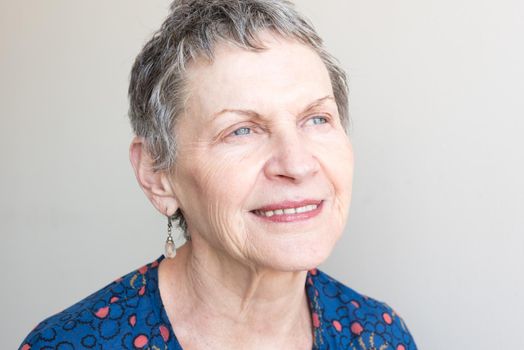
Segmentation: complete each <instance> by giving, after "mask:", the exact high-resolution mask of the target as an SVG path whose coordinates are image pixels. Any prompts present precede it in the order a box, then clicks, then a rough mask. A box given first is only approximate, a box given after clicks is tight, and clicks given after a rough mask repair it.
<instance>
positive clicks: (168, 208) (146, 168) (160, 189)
mask: <svg viewBox="0 0 524 350" xmlns="http://www.w3.org/2000/svg"><path fill="white" fill-rule="evenodd" d="M129 159H130V160H131V165H132V166H133V169H134V171H135V176H136V179H137V181H138V184H139V185H140V187H142V190H143V191H144V193H145V194H146V196H147V198H149V200H150V201H151V203H152V204H153V205H154V206H155V208H156V209H157V210H158V211H159V212H160V213H162V214H163V215H166V216H172V215H173V214H174V213H175V212H176V210H177V209H178V202H177V200H176V198H175V192H174V189H173V188H172V185H171V182H170V181H169V178H168V173H167V172H166V171H161V170H159V171H154V170H153V160H152V158H151V156H150V155H149V153H148V151H147V150H146V147H145V143H144V138H143V137H139V136H135V137H134V138H133V141H131V145H130V146H129Z"/></svg>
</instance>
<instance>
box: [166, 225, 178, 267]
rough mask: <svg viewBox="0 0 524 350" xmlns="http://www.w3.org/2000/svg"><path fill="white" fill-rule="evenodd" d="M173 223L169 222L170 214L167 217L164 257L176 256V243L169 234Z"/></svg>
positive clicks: (171, 257)
mask: <svg viewBox="0 0 524 350" xmlns="http://www.w3.org/2000/svg"><path fill="white" fill-rule="evenodd" d="M172 227H173V224H172V223H171V216H168V217H167V240H166V248H165V250H166V252H165V256H166V258H169V259H173V258H174V257H175V256H176V245H175V242H174V241H173V236H172V235H171V229H172Z"/></svg>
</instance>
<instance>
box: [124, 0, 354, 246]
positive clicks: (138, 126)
mask: <svg viewBox="0 0 524 350" xmlns="http://www.w3.org/2000/svg"><path fill="white" fill-rule="evenodd" d="M170 9H171V11H170V14H169V16H168V17H167V18H166V20H165V21H164V23H163V24H162V26H161V28H160V29H159V30H158V31H157V32H156V33H155V34H154V35H153V37H152V38H151V39H150V40H149V42H147V43H146V45H145V46H144V48H143V49H142V51H141V52H140V53H139V54H138V56H137V58H136V60H135V63H134V65H133V68H132V71H131V81H130V84H129V99H130V109H129V117H130V119H131V124H132V126H133V130H134V132H135V134H136V135H137V136H141V137H143V138H144V140H145V147H146V150H147V151H148V153H149V154H150V155H151V157H152V159H153V168H154V170H155V171H158V170H169V169H172V168H173V166H174V165H175V159H176V151H177V147H176V141H177V138H176V135H175V134H174V130H175V124H176V121H177V118H178V117H179V116H180V115H182V114H183V112H184V110H185V101H186V99H187V96H186V95H187V94H186V89H185V87H186V81H185V78H186V74H185V70H186V66H187V65H188V64H189V63H191V62H192V61H194V60H196V59H198V58H201V57H204V58H207V59H208V60H210V61H212V60H213V53H214V47H215V45H217V44H218V43H221V42H228V43H232V44H234V45H237V46H238V47H241V48H244V49H246V50H254V51H260V50H264V49H265V48H264V46H263V43H261V42H260V40H259V38H258V36H257V34H258V33H260V32H261V31H264V30H269V31H272V32H274V33H275V34H277V35H279V36H282V37H284V38H289V39H294V40H297V41H299V42H300V43H302V44H305V45H307V46H309V47H311V48H312V49H313V50H314V51H315V52H317V54H318V55H319V56H320V58H321V59H322V61H323V62H324V64H325V66H326V68H327V71H328V72H329V76H330V80H331V85H332V88H333V94H334V98H335V102H336V104H337V108H338V112H339V116H340V120H341V123H342V125H343V126H344V128H345V130H346V132H349V111H348V86H347V78H346V74H345V72H344V70H343V69H342V68H341V67H340V66H339V64H338V62H337V60H336V59H335V58H334V57H333V56H332V55H331V54H329V53H328V52H327V51H326V49H325V48H324V45H323V41H322V39H321V38H320V37H319V35H318V34H317V32H316V31H315V29H314V28H313V26H312V25H311V24H310V22H309V21H308V20H307V19H306V18H304V17H303V16H302V15H300V14H299V13H298V12H297V11H296V10H295V8H294V5H293V4H292V3H291V2H289V1H286V0H175V1H174V2H173V3H172V4H171V8H170ZM175 219H178V223H179V226H180V227H181V228H182V229H183V230H184V232H185V233H186V237H187V223H186V221H185V219H184V217H183V214H182V213H181V212H180V210H178V211H177V213H176V214H175Z"/></svg>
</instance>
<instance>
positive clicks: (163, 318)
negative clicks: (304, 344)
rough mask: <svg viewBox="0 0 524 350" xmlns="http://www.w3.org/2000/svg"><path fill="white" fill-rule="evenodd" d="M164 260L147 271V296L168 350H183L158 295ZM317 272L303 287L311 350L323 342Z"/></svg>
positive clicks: (317, 347)
mask: <svg viewBox="0 0 524 350" xmlns="http://www.w3.org/2000/svg"><path fill="white" fill-rule="evenodd" d="M164 259H165V256H164V255H162V256H160V257H159V258H158V259H156V260H155V261H154V262H153V263H152V265H154V267H155V268H154V269H149V271H148V272H149V276H148V279H149V281H148V282H149V283H147V285H148V289H149V291H150V293H149V294H150V296H151V299H152V304H153V309H154V312H155V313H156V315H157V317H158V319H159V320H160V322H161V323H162V324H163V327H165V328H166V329H167V330H168V333H169V335H168V337H166V336H164V340H166V338H167V345H168V349H173V350H183V348H182V345H180V342H179V341H178V338H177V337H176V334H175V331H174V329H173V326H172V324H171V321H170V320H169V317H168V316H167V312H166V309H165V306H164V302H163V301H162V296H161V295H160V288H159V278H158V266H159V265H160V263H161V262H162V260H164ZM318 272H319V271H318V269H316V268H315V269H311V270H308V271H307V275H306V283H305V286H304V288H305V291H306V295H307V299H308V305H309V312H310V314H311V322H312V324H313V350H316V349H320V347H321V345H322V344H324V342H325V339H324V334H323V331H322V324H321V320H322V317H321V316H322V315H321V312H322V308H321V306H320V302H319V291H318V289H317V288H316V286H315V280H316V277H317V276H318Z"/></svg>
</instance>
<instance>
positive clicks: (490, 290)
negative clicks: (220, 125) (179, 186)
mask: <svg viewBox="0 0 524 350" xmlns="http://www.w3.org/2000/svg"><path fill="white" fill-rule="evenodd" d="M299 2H300V3H299V7H300V8H301V9H302V10H303V11H304V12H305V13H306V14H307V16H309V17H310V18H311V19H312V20H313V22H314V23H315V24H316V26H317V28H318V30H319V31H320V33H321V35H322V36H323V37H324V38H325V39H326V42H327V45H328V47H329V48H331V50H332V51H333V52H334V53H335V55H336V56H337V57H338V58H339V59H340V60H341V62H342V64H343V66H344V67H345V68H346V69H347V70H348V71H349V73H350V78H351V83H350V85H351V113H352V118H353V123H354V130H353V141H354V147H355V152H356V171H355V181H354V197H353V205H352V211H351V215H350V220H349V224H348V227H347V230H346V233H345V235H344V237H343V238H342V240H341V241H340V243H339V245H338V247H337V248H336V250H335V252H334V253H333V255H332V257H331V258H330V260H329V261H327V262H326V263H325V264H324V265H323V266H322V268H323V269H324V270H325V271H327V272H328V273H330V274H332V275H333V276H335V277H336V278H338V279H340V280H341V281H343V282H344V283H346V284H348V285H350V286H351V287H353V288H355V289H356V290H358V291H360V292H363V293H365V294H368V295H370V296H373V297H375V298H378V299H381V300H385V301H387V302H388V303H389V304H390V305H392V306H393V307H394V308H395V309H397V311H398V312H399V313H400V314H401V315H402V316H403V317H404V318H405V320H406V321H407V323H408V325H409V327H410V329H411V331H412V333H413V334H414V336H415V339H416V341H417V342H418V345H419V347H420V348H421V349H425V350H426V349H427V350H432V349H433V350H439V349H524V337H522V336H521V334H522V315H523V314H524V292H523V290H524V271H523V270H524V236H523V232H524V219H523V215H522V209H523V205H524V203H523V197H524V188H523V187H524V186H523V184H522V181H523V178H524V165H523V162H524V157H523V149H524V140H523V136H522V135H523V134H524V121H523V120H524V97H523V93H524V64H523V62H524V48H523V45H524V44H523V41H522V36H523V33H524V2H522V1H520V0H480V1H479V0H393V1H392V0H366V1H359V0H349V1H321V2H320V1H299ZM167 6H168V1H160V0H154V1H153V0H148V1H138V0H125V1H124V0H111V1H101V0H91V1H78V0H46V1H42V0H27V1H14V0H11V1H6V0H1V1H0V108H1V112H0V115H1V122H0V152H1V153H0V157H1V158H0V159H1V172H0V179H1V181H0V194H1V196H0V215H1V217H0V234H1V241H0V242H1V247H0V259H1V260H0V263H1V264H2V267H3V274H2V279H1V300H0V310H1V311H0V339H2V345H1V348H2V349H14V348H16V347H17V346H18V344H19V343H20V342H21V341H22V338H23V337H24V336H25V335H26V334H27V333H28V332H29V331H30V329H31V328H32V327H33V326H35V325H36V323H37V322H38V321H40V320H41V319H43V318H44V317H45V316H48V315H50V314H52V313H55V312H58V311H60V310H61V309H63V308H65V307H66V306H69V305H70V304H72V303H74V302H75V301H78V300H79V299H80V298H82V297H84V296H86V295H87V294H89V293H91V292H93V291H95V290H97V289H99V288H100V287H102V286H103V285H105V284H106V283H108V282H110V281H111V280H113V279H114V278H116V277H118V276H119V275H122V274H125V273H127V272H129V271H131V270H132V269H133V268H135V267H138V266H140V265H141V264H143V263H145V262H149V261H151V260H153V259H155V258H156V257H158V256H159V255H160V254H161V253H162V246H163V239H164V237H165V236H164V235H165V222H164V219H163V217H162V216H161V215H160V214H157V213H156V212H155V211H154V210H153V208H152V206H151V205H150V204H149V203H148V202H147V200H146V198H145V196H144V195H143V194H142V193H141V190H140V189H139V188H138V186H137V185H136V183H135V179H134V176H133V174H132V171H131V167H130V165H129V162H128V158H127V149H128V143H129V141H130V139H131V131H130V127H129V126H128V121H127V119H126V112H127V97H126V89H127V82H128V74H129V70H130V66H131V63H132V60H133V58H134V56H135V55H136V54H137V53H138V51H139V49H140V48H141V45H143V44H144V43H145V40H146V38H147V37H148V36H149V35H150V34H151V33H152V31H153V30H154V29H156V28H157V27H158V26H159V25H160V23H161V20H162V19H163V18H164V16H165V15H166V13H167Z"/></svg>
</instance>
